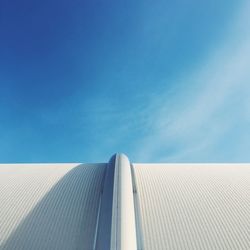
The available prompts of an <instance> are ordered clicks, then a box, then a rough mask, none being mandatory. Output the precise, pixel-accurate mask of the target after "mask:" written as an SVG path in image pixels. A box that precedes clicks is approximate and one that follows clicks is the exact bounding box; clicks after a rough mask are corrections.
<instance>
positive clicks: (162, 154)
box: [136, 4, 250, 161]
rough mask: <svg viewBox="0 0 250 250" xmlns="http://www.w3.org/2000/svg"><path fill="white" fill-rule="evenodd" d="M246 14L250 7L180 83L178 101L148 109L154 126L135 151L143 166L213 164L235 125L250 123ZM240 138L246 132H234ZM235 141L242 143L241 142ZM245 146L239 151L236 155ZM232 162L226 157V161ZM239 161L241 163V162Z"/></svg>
mask: <svg viewBox="0 0 250 250" xmlns="http://www.w3.org/2000/svg"><path fill="white" fill-rule="evenodd" d="M249 13H250V4H246V5H245V6H243V7H242V10H241V11H240V13H239V15H238V18H236V20H235V22H234V25H233V26H232V27H231V29H230V32H229V33H228V34H227V35H226V37H225V38H224V41H223V43H222V44H220V46H218V48H217V49H216V51H214V52H213V53H212V54H211V56H210V58H207V59H206V60H204V62H203V64H201V66H200V67H199V68H196V69H195V70H194V71H193V72H192V73H190V75H189V76H186V79H181V80H180V79H179V81H181V82H182V84H179V86H182V88H181V89H177V90H175V91H178V94H177V96H176V95H175V96H172V95H170V94H169V93H166V94H162V96H161V97H160V98H159V99H158V98H156V99H155V100H153V101H152V103H151V105H152V106H153V107H155V110H154V111H153V110H152V107H151V108H150V110H147V111H146V113H147V115H148V117H149V120H152V119H153V121H154V123H153V125H151V129H152V130H151V132H150V133H148V136H147V137H146V138H145V139H144V140H143V141H142V143H141V145H140V147H138V148H137V151H136V155H137V157H136V158H139V159H143V160H144V161H150V160H151V159H155V158H156V159H157V158H158V159H159V160H162V161H168V160H169V161H185V160H186V161H190V160H191V161H194V160H196V159H197V160H199V159H200V160H205V161H208V160H210V161H214V160H215V161H216V160H217V159H219V157H218V155H215V153H214V149H215V148H216V147H217V145H218V144H220V145H223V140H225V139H226V138H225V136H227V133H230V132H231V133H236V132H237V131H235V126H236V124H237V123H240V124H241V125H242V126H244V125H245V123H248V122H249V120H250V119H249V114H250V70H249V67H250V66H249V65H250V33H249V32H248V28H249V24H250V16H249ZM176 81H178V79H176ZM248 132H249V133H250V128H249V131H248ZM244 133H246V131H242V134H240V133H238V132H237V135H238V136H240V137H243V138H244V136H245V135H244ZM239 141H241V142H242V141H244V142H245V140H243V139H242V140H239ZM232 143H233V142H232ZM245 143H246V142H245ZM245 146H246V145H238V148H237V152H240V147H245ZM220 150H221V152H218V154H219V153H221V154H224V155H225V157H227V154H226V153H225V152H223V148H222V149H220ZM209 151H210V152H211V155H209ZM237 152H235V153H237ZM212 154H213V155H212ZM203 155H205V156H204V157H203V158H202V156H203ZM230 157H231V156H230V155H228V159H229V160H230V159H231V158H230ZM241 157H242V160H243V161H244V156H242V155H241ZM208 158H209V159H208ZM222 160H223V159H222Z"/></svg>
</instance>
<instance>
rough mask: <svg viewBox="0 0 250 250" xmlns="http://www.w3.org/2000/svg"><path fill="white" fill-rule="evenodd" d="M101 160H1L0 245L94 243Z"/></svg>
mask: <svg viewBox="0 0 250 250" xmlns="http://www.w3.org/2000/svg"><path fill="white" fill-rule="evenodd" d="M105 166H106V164H81V165H79V164H30V165H22V164H17V165H10V164H8V165H0V249H7V250H10V249H11V250H13V249H18V250H21V249H23V250H27V249H36V250H39V249H43V250H44V249H53V250H55V249H60V250H64V249H65V250H66V249H86V250H90V249H92V248H93V243H94V237H95V231H96V221H97V213H98V206H99V199H100V191H101V182H102V178H103V174H104V170H105Z"/></svg>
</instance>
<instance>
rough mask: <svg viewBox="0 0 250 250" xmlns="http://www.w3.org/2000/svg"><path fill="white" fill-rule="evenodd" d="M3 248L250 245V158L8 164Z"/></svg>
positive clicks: (3, 175)
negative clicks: (247, 161)
mask: <svg viewBox="0 0 250 250" xmlns="http://www.w3.org/2000/svg"><path fill="white" fill-rule="evenodd" d="M0 249H1V250H2V249H4V250H12V249H18V250H19V249H21V250H27V249H34V250H40V249H41V250H44V249H53V250H56V249H60V250H66V249H67V250H68V249H82V250H90V249H96V250H107V249H114V250H120V249H121V250H135V249H138V250H139V249H140V250H157V249H161V250H165V249H181V250H182V249H185V250H186V249H199V250H200V249H209V250H211V249H218V250H219V249H234V250H236V249H241V250H249V249H250V164H132V163H130V162H129V160H128V158H127V157H126V156H125V155H123V154H116V155H114V156H113V157H112V158H111V159H110V161H109V163H100V164H1V165H0Z"/></svg>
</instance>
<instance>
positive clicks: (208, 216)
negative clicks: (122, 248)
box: [134, 164, 250, 250]
mask: <svg viewBox="0 0 250 250" xmlns="http://www.w3.org/2000/svg"><path fill="white" fill-rule="evenodd" d="M134 173H135V179H136V185H137V197H138V203H139V205H138V206H139V207H140V209H139V213H140V215H139V216H140V218H139V219H140V220H141V230H142V238H143V245H144V248H143V249H185V250H186V249H242V250H243V249H246V250H248V249H250V213H249V211H250V165H249V164H248V165H246V164H134ZM138 203H137V204H138ZM137 216H138V215H137ZM137 219H138V218H137Z"/></svg>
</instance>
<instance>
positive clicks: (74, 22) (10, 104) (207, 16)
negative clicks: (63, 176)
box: [0, 0, 250, 162]
mask: <svg viewBox="0 0 250 250" xmlns="http://www.w3.org/2000/svg"><path fill="white" fill-rule="evenodd" d="M249 25H250V4H249V3H248V1H243V0H219V1H218V0H211V1H205V0H204V1H200V0H199V1H198V0H190V1H184V0H176V1H169V0H162V1H161V0H154V1H152V0H145V1H132V0H127V1H120V0H107V1H104V0H93V1H87V0H84V1H79V0H70V1H69V0H63V1H59V0H44V1H34V0H32V1H31V0H24V1H18V0H11V1H9V0H1V2H0V162H105V161H107V160H108V158H109V157H110V156H111V155H112V154H113V153H114V152H124V153H126V154H127V155H128V156H129V158H130V159H131V160H132V161H133V162H249V161H250V153H249V152H250V151H249V149H250V70H249V67H250V66H249V65H250V32H249Z"/></svg>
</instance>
